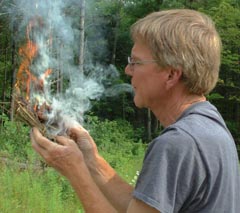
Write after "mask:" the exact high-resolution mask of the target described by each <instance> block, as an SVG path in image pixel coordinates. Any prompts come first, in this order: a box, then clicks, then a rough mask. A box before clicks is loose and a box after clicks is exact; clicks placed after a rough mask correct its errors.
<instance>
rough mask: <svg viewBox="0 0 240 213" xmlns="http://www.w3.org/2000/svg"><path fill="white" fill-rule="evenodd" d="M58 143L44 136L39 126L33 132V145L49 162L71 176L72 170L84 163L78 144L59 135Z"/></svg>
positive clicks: (65, 174)
mask: <svg viewBox="0 0 240 213" xmlns="http://www.w3.org/2000/svg"><path fill="white" fill-rule="evenodd" d="M56 140H57V143H53V142H52V141H50V140H48V139H47V138H45V137H43V136H42V134H41V133H40V132H39V130H38V129H37V128H33V129H32V132H31V141H32V147H33V148H34V149H35V150H36V151H37V152H38V153H39V154H40V155H41V156H42V157H43V158H44V159H45V161H46V162H47V164H49V165H50V166H51V167H53V168H55V169H56V170H57V171H59V172H60V173H61V174H62V175H64V176H66V177H67V178H69V177H70V176H71V174H72V172H73V171H74V170H75V169H76V168H77V167H79V165H80V164H81V163H84V158H83V154H82V152H81V151H80V150H79V148H78V146H77V144H76V143H75V142H74V141H73V140H72V139H69V138H67V137H63V136H57V137H56Z"/></svg>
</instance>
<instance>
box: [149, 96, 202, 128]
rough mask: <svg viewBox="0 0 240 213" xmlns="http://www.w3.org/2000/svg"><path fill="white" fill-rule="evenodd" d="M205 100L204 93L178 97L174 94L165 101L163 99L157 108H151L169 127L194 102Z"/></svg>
mask: <svg viewBox="0 0 240 213" xmlns="http://www.w3.org/2000/svg"><path fill="white" fill-rule="evenodd" d="M179 97H181V98H179ZM203 101H206V97H205V96H204V95H193V94H188V95H182V96H178V97H174V96H172V97H168V98H167V99H166V101H165V102H164V100H163V101H162V103H161V104H159V105H158V106H157V107H155V108H151V110H152V112H153V113H154V115H155V116H156V117H157V118H158V120H159V121H160V123H161V124H162V125H163V126H164V127H167V126H169V125H171V124H173V123H174V122H175V121H176V120H177V119H178V118H179V117H180V116H181V114H182V113H183V112H184V111H185V110H186V109H187V108H189V107H190V106H191V105H192V104H195V103H198V102H203Z"/></svg>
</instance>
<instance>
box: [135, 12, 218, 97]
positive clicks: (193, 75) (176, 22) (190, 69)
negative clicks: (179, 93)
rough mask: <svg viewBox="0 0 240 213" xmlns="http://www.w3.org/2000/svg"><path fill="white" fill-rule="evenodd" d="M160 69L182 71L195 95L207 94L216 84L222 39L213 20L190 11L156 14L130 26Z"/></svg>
mask: <svg viewBox="0 0 240 213" xmlns="http://www.w3.org/2000/svg"><path fill="white" fill-rule="evenodd" d="M131 35H132V38H133V40H134V41H136V39H141V40H142V41H143V42H145V43H146V44H147V45H148V47H149V48H150V49H151V51H152V55H153V57H154V59H155V60H157V61H158V64H159V66H161V67H169V66H170V67H173V68H175V69H182V71H183V76H182V80H183V82H184V83H185V85H186V86H187V88H188V89H189V91H190V92H191V93H193V94H199V95H202V94H208V93H209V92H210V91H211V90H212V89H213V88H214V87H215V85H216V82H217V80H218V74H219V66H220V54H221V53H220V52H221V40H220V37H219V35H218V33H217V31H216V29H215V25H214V23H213V21H212V20H211V18H209V17H208V16H207V15H205V14H202V13H200V12H197V11H194V10H189V9H174V10H166V11H160V12H153V13H151V14H149V15H148V16H146V17H145V18H142V19H140V20H138V21H137V22H136V23H135V24H133V25H132V27H131Z"/></svg>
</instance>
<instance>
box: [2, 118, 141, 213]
mask: <svg viewBox="0 0 240 213" xmlns="http://www.w3.org/2000/svg"><path fill="white" fill-rule="evenodd" d="M2 119H3V120H4V126H2V127H1V128H0V212H1V213H63V212H64V213H65V212H68V213H81V212H84V211H83V209H82V207H81V203H80V201H79V200H78V198H77V196H76V194H75V192H74V191H73V189H72V188H71V186H70V184H69V183H68V181H67V180H66V179H65V178H64V177H62V176H61V175H59V174H58V173H57V172H56V171H55V170H54V169H52V168H49V167H47V168H45V169H44V170H42V169H39V166H37V165H39V156H38V155H37V154H36V153H35V152H34V151H33V149H32V147H31V145H30V139H29V128H28V127H25V126H23V125H21V124H18V123H15V122H10V121H8V119H7V118H5V117H2ZM91 122H92V124H91V127H92V128H91V134H92V135H93V136H94V138H96V139H98V140H96V143H97V145H98V148H99V152H100V153H101V155H102V156H103V157H104V158H105V159H106V160H107V161H108V162H109V164H110V165H111V166H112V167H113V168H114V169H115V170H116V171H117V172H118V174H119V175H120V176H121V177H122V178H123V179H124V180H126V181H127V182H128V183H130V184H132V185H134V184H135V182H136V176H137V174H138V171H139V170H140V167H141V164H142V160H143V155H144V151H145V147H144V145H143V144H142V143H141V142H138V141H136V138H137V137H136V136H135V135H133V130H132V128H131V126H129V125H128V124H127V123H122V122H116V121H112V122H110V121H103V122H100V121H99V120H96V119H95V118H94V120H92V121H91ZM133 138H134V139H135V140H133ZM1 157H5V158H8V159H10V162H11V163H10V164H5V163H3V162H2V161H1ZM19 162H21V163H26V162H27V164H28V165H32V167H27V168H24V169H23V168H20V167H19V165H20V164H19ZM21 165H22V164H21ZM36 168H38V169H36Z"/></svg>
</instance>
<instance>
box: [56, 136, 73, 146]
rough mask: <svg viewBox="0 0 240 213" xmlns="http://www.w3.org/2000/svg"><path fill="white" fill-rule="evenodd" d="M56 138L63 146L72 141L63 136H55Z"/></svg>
mask: <svg viewBox="0 0 240 213" xmlns="http://www.w3.org/2000/svg"><path fill="white" fill-rule="evenodd" d="M56 140H57V142H58V144H61V145H63V146H66V145H68V144H69V143H71V141H72V140H71V139H70V138H67V137H64V136H57V137H56Z"/></svg>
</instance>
